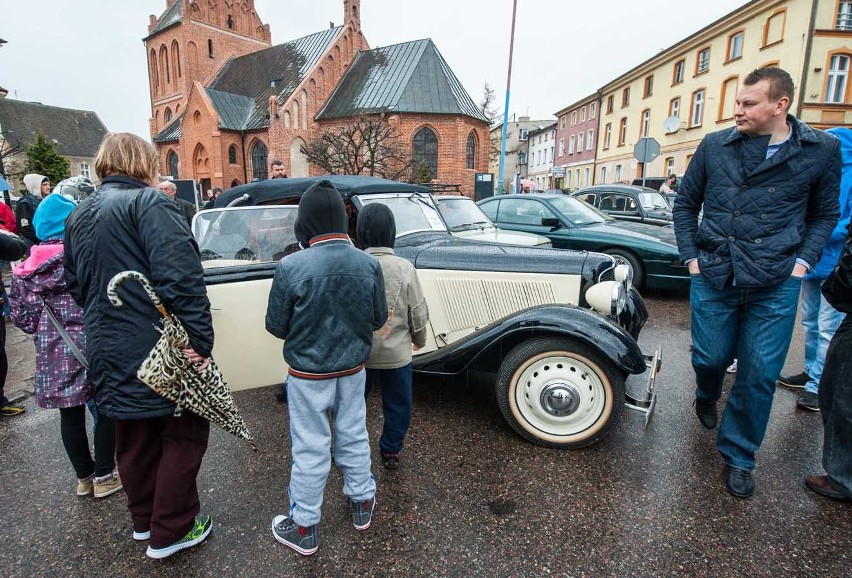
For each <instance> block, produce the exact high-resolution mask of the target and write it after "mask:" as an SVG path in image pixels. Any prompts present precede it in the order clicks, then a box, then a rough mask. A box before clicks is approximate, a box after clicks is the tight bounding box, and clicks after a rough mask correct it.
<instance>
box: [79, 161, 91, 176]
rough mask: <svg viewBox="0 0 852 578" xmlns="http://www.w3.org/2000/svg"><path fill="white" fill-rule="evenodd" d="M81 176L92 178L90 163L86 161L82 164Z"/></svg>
mask: <svg viewBox="0 0 852 578" xmlns="http://www.w3.org/2000/svg"><path fill="white" fill-rule="evenodd" d="M80 176H82V177H86V178H87V179H89V178H91V171H90V170H89V165H88V164H86V163H81V164H80Z"/></svg>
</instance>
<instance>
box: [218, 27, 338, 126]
mask: <svg viewBox="0 0 852 578" xmlns="http://www.w3.org/2000/svg"><path fill="white" fill-rule="evenodd" d="M341 30H342V27H341V26H338V27H336V28H329V29H328V30H323V31H322V32H317V33H316V34H311V35H310V36H305V37H303V38H298V39H296V40H291V41H290V42H285V43H284V44H279V45H278V46H273V47H271V48H266V49H264V50H260V51H258V52H253V53H251V54H246V55H245V56H240V57H239V58H234V59H233V60H231V61H230V62H228V64H227V65H225V67H224V68H223V69H222V71H221V72H220V73H219V75H218V76H217V77H216V79H215V80H214V81H213V82H212V83H211V84H210V87H209V88H208V89H207V93H208V95H210V99H211V100H212V101H213V106H214V107H215V108H216V112H217V113H218V114H219V119H220V121H219V122H220V125H219V126H220V128H224V129H231V130H253V129H258V128H267V127H268V126H269V118H268V114H267V113H268V110H269V108H268V107H269V97H270V96H273V95H274V96H276V97H277V98H278V102H279V103H283V102H284V101H286V100H287V99H288V98H289V97H290V95H292V94H293V92H294V91H295V90H296V88H297V87H298V86H299V85H300V84H301V83H302V81H303V80H304V79H305V78H306V77H307V75H308V74H309V73H310V72H311V71H312V70H313V69H314V67H315V66H317V63H318V62H319V60H320V58H321V57H322V55H323V54H325V52H326V51H327V50H328V49H329V47H331V45H332V44H333V43H334V42H335V40H337V37H338V36H339V35H340V31H341ZM240 118H242V119H243V120H242V124H241V125H240V124H239V123H240Z"/></svg>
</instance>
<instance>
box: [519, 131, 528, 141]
mask: <svg viewBox="0 0 852 578" xmlns="http://www.w3.org/2000/svg"><path fill="white" fill-rule="evenodd" d="M529 134H530V131H529V129H526V128H519V129H518V140H527V139H529Z"/></svg>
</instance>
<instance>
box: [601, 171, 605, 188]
mask: <svg viewBox="0 0 852 578" xmlns="http://www.w3.org/2000/svg"><path fill="white" fill-rule="evenodd" d="M601 184H602V185H605V184H606V167H601Z"/></svg>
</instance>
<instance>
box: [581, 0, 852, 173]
mask: <svg viewBox="0 0 852 578" xmlns="http://www.w3.org/2000/svg"><path fill="white" fill-rule="evenodd" d="M850 61H852V2H838V1H836V0H754V1H752V2H749V3H748V4H746V5H745V6H743V7H742V8H740V9H738V10H736V11H734V12H732V13H730V14H728V15H726V16H724V17H723V18H721V19H719V20H717V21H716V22H714V23H712V24H710V25H709V26H707V27H705V28H704V29H702V30H700V31H698V32H697V33H695V34H693V35H691V36H689V37H687V38H686V39H684V40H682V41H680V42H678V43H677V44H675V45H674V46H672V47H670V48H668V49H666V50H664V51H662V52H660V53H659V54H657V55H655V56H654V57H653V58H651V59H649V60H647V61H645V62H643V63H642V64H640V65H639V66H637V67H635V68H633V69H632V70H630V71H628V72H627V73H625V74H624V75H623V76H621V77H620V78H618V79H616V80H614V81H612V82H611V83H609V84H607V85H605V86H604V87H602V88H601V90H600V94H601V100H600V104H599V106H600V109H601V110H600V119H599V123H600V127H599V129H598V130H599V132H600V133H601V136H600V138H599V139H598V146H597V151H596V152H597V158H596V163H595V164H596V180H597V182H598V183H605V182H628V183H629V182H631V181H632V180H633V179H635V178H640V177H641V176H642V175H643V172H644V174H645V175H646V176H649V177H652V176H664V175H667V174H678V175H680V174H683V172H684V171H685V170H686V167H687V166H688V165H689V161H690V160H691V158H692V154H693V153H694V151H695V149H696V147H697V146H698V143H699V142H700V141H701V139H702V137H704V135H706V134H708V133H710V132H714V131H717V130H721V129H725V128H729V127H732V126H734V108H735V101H736V94H737V91H738V90H739V88H740V86H741V83H742V80H743V79H744V78H745V76H746V75H748V73H749V72H751V71H752V70H754V69H755V68H759V67H763V66H778V67H781V68H783V69H784V70H786V71H787V72H789V73H790V75H791V76H792V77H793V81H794V83H795V85H796V89H797V94H796V96H795V98H794V102H793V105H792V107H791V112H792V113H793V114H795V115H796V116H798V117H799V118H801V119H802V120H804V121H805V122H808V123H810V124H812V125H813V126H815V127H817V128H827V127H829V126H850V124H852V94H850V83H849V71H850V66H849V65H850ZM645 136H648V137H652V138H654V139H656V140H657V141H658V142H659V143H660V148H661V153H660V155H659V157H658V158H657V159H655V160H654V161H653V162H650V163H648V166H647V167H644V166H643V165H642V163H638V162H636V160H635V159H634V157H633V147H634V145H635V144H636V142H637V141H638V140H639V139H640V138H642V137H645Z"/></svg>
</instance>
